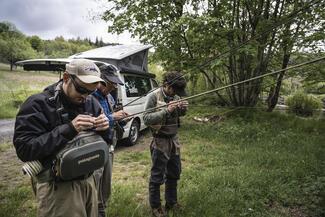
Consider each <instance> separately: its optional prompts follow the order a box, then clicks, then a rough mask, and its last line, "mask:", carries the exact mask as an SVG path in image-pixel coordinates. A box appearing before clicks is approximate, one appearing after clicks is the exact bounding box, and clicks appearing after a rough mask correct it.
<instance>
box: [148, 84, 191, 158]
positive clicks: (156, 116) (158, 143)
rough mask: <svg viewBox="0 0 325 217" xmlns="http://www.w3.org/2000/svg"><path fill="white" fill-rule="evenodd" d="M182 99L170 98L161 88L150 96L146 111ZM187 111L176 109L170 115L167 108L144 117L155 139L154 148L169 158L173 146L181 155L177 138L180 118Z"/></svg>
mask: <svg viewBox="0 0 325 217" xmlns="http://www.w3.org/2000/svg"><path fill="white" fill-rule="evenodd" d="M179 99H180V97H179V96H177V95H175V96H174V97H168V96H166V95H165V94H164V92H163V88H159V89H157V90H155V91H153V92H152V93H150V94H149V95H148V98H147V102H146V104H145V110H148V109H150V108H155V107H157V106H161V105H166V104H167V103H169V102H170V101H176V100H179ZM185 113H186V110H185V109H179V108H178V109H175V110H174V111H173V112H172V113H169V112H168V110H167V106H166V107H162V108H159V109H156V110H154V111H150V112H146V113H144V115H143V120H144V124H146V125H147V126H149V127H150V128H151V131H152V133H153V136H154V139H153V142H152V144H151V145H152V146H153V147H154V148H157V149H159V150H161V151H163V152H164V153H165V154H166V156H167V157H168V156H169V154H170V153H171V151H172V149H173V146H175V147H176V149H177V150H176V152H178V153H179V147H180V144H179V142H178V138H177V132H178V127H179V117H180V116H183V115H185Z"/></svg>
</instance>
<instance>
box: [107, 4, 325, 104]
mask: <svg viewBox="0 0 325 217" xmlns="http://www.w3.org/2000/svg"><path fill="white" fill-rule="evenodd" d="M311 3H315V2H305V1H303V2H302V1H299V3H298V2H297V1H289V2H288V1H281V0H271V1H268V3H265V4H264V3H263V2H262V3H261V1H258V0H250V1H246V0H245V1H240V0H235V1H232V2H230V1H225V0H221V1H203V0H195V1H185V0H181V1H173V2H170V1H166V0H156V1H154V2H151V1H146V0H132V1H130V0H113V1H110V6H109V10H107V11H105V12H104V13H103V19H104V20H106V21H108V23H109V24H108V25H109V27H108V28H109V32H114V33H118V34H119V33H122V32H123V31H125V30H127V31H130V32H131V33H132V34H133V36H136V37H138V38H139V39H140V40H141V42H143V43H149V44H152V45H154V46H155V53H154V58H155V59H156V60H157V61H159V62H161V65H162V66H163V67H164V69H165V70H170V69H174V70H182V71H184V72H185V73H189V74H191V75H193V77H192V79H191V81H190V83H193V85H192V86H195V85H194V84H196V83H197V80H198V79H200V77H199V76H197V74H202V75H203V77H204V79H206V83H207V85H204V86H203V87H204V88H205V89H211V88H215V87H217V86H221V85H224V84H227V83H234V82H236V81H242V80H245V79H248V78H251V77H254V76H257V75H261V74H264V73H266V72H267V71H269V70H270V69H269V68H272V69H279V68H281V67H282V66H283V65H282V63H283V62H284V60H285V58H286V57H288V55H289V57H290V54H291V53H292V52H294V51H295V49H299V48H301V47H304V46H305V47H308V46H310V45H311V44H313V43H314V44H317V43H318V42H319V44H320V46H318V47H319V48H322V47H323V46H321V45H322V38H323V37H324V33H323V32H324V31H322V29H323V26H324V25H321V24H323V23H324V21H323V20H324V19H323V16H324V12H323V11H321V10H319V8H321V7H322V4H323V3H321V1H318V5H317V4H316V5H311ZM308 6H310V7H308ZM304 7H306V8H308V10H306V9H305V10H301V9H302V8H304ZM297 11H299V13H297ZM296 15H297V16H298V18H297V19H292V17H294V16H296ZM307 23H308V25H307ZM280 24H285V25H280ZM311 35H314V36H316V35H317V37H309V36H311ZM307 37H309V40H305V39H306V38H307ZM248 40H250V42H249V43H248V42H247V41H248ZM238 46H240V48H239V49H237V50H235V49H234V48H237V47H238ZM221 54H226V55H221ZM270 66H271V67H270ZM252 84H253V85H248V86H246V87H245V88H241V89H240V88H238V89H236V88H233V89H230V91H228V92H227V94H228V96H229V97H228V101H230V102H231V103H232V104H233V105H239V106H242V105H245V106H253V105H255V104H256V102H257V98H258V95H259V93H260V91H261V90H260V85H261V84H262V80H257V81H254V82H252Z"/></svg>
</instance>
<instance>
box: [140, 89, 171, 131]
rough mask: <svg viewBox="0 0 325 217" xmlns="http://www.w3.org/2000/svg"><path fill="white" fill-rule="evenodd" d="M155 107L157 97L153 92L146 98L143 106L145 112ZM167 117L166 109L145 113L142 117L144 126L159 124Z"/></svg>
mask: <svg viewBox="0 0 325 217" xmlns="http://www.w3.org/2000/svg"><path fill="white" fill-rule="evenodd" d="M156 105H157V97H156V94H155V93H154V92H153V93H151V94H150V95H149V96H148V99H147V102H146V104H145V107H144V109H145V111H146V110H148V109H151V108H154V107H156ZM168 115H169V113H168V110H167V108H161V109H160V110H159V111H149V112H145V113H144V115H143V121H144V124H146V125H148V126H150V125H156V124H160V123H161V122H162V121H163V120H164V119H165V118H166V117H167V116H168Z"/></svg>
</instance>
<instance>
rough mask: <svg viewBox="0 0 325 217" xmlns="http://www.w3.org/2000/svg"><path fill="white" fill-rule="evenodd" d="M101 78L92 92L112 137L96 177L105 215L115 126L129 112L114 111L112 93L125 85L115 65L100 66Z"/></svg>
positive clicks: (101, 213) (101, 216) (100, 213)
mask: <svg viewBox="0 0 325 217" xmlns="http://www.w3.org/2000/svg"><path fill="white" fill-rule="evenodd" d="M100 71H101V78H102V79H103V80H104V82H100V83H98V85H97V90H96V91H95V92H94V93H93V94H92V95H93V96H94V97H95V98H96V99H97V100H98V102H99V103H100V105H101V106H102V108H103V110H104V113H105V115H106V116H107V118H108V120H109V126H110V128H109V138H110V141H111V142H110V143H109V146H110V149H109V150H110V153H109V158H108V161H107V163H106V165H105V166H104V168H102V169H100V170H97V171H96V173H95V177H96V179H97V180H98V183H99V186H98V187H99V188H98V216H99V217H105V216H106V215H105V209H106V207H107V201H108V198H109V197H110V195H111V188H112V186H111V185H112V181H111V180H112V167H113V158H114V147H115V146H116V141H117V138H116V131H115V130H114V128H115V127H116V125H117V124H118V121H119V120H120V119H122V118H124V117H126V116H127V115H128V114H127V113H126V112H124V111H123V110H119V111H116V112H114V107H115V100H114V98H113V96H112V95H111V94H110V93H111V92H112V91H114V90H116V88H117V85H124V84H123V82H122V81H121V80H120V79H119V78H118V76H117V75H116V74H115V73H116V72H117V69H116V68H115V66H113V65H103V66H101V67H100Z"/></svg>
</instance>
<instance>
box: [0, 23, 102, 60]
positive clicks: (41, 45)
mask: <svg viewBox="0 0 325 217" xmlns="http://www.w3.org/2000/svg"><path fill="white" fill-rule="evenodd" d="M104 45H105V43H104V42H103V41H102V39H101V40H100V41H98V42H97V44H94V43H93V42H91V40H90V39H83V40H82V39H80V38H77V39H69V40H65V39H64V38H63V37H62V36H60V37H56V38H55V39H54V40H42V39H41V38H39V37H38V36H35V35H34V36H31V37H27V36H25V35H24V34H23V33H21V32H20V31H19V30H18V29H17V28H16V27H15V25H14V24H11V23H8V22H0V61H2V62H5V63H10V64H11V66H13V64H14V63H15V62H16V61H18V60H24V59H33V58H64V57H68V56H70V55H72V54H75V53H79V52H82V51H86V50H90V49H93V48H95V46H104Z"/></svg>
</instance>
